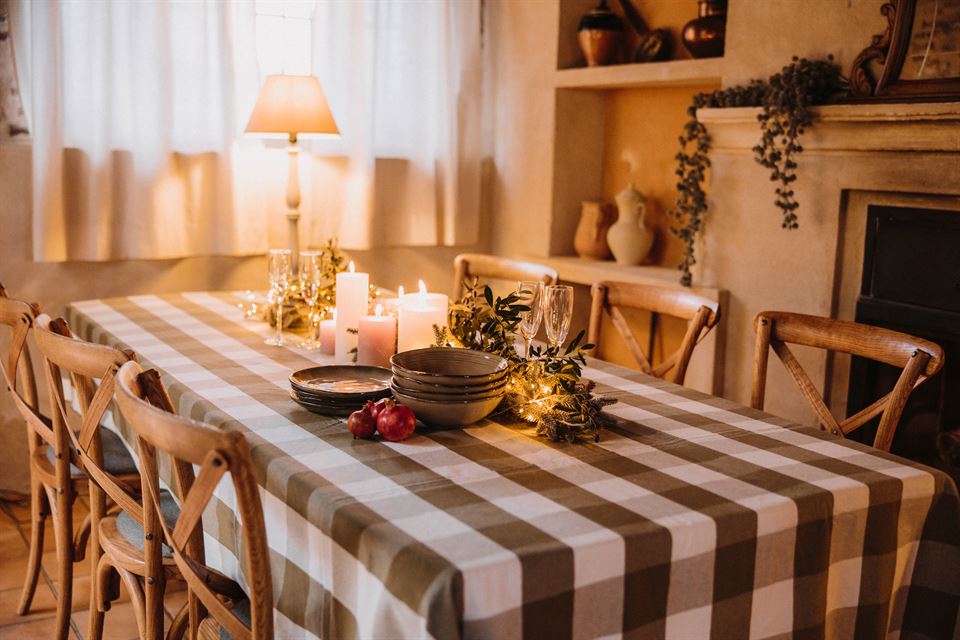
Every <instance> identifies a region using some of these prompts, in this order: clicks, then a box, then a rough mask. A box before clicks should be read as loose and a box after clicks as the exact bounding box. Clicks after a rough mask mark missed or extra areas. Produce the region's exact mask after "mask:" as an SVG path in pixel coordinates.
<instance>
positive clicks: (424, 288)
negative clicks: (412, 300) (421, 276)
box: [419, 280, 427, 296]
mask: <svg viewBox="0 0 960 640" xmlns="http://www.w3.org/2000/svg"><path fill="white" fill-rule="evenodd" d="M419 284H420V295H422V296H424V295H427V285H426V284H425V283H424V282H423V280H420V281H419Z"/></svg>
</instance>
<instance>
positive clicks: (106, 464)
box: [46, 428, 138, 476]
mask: <svg viewBox="0 0 960 640" xmlns="http://www.w3.org/2000/svg"><path fill="white" fill-rule="evenodd" d="M100 441H101V442H102V443H103V468H104V469H105V470H106V471H107V472H108V473H111V474H113V475H115V476H127V475H133V474H136V473H138V470H137V464H136V463H135V462H134V461H133V457H132V456H131V455H130V451H128V450H127V447H126V445H125V444H123V440H121V439H120V436H118V435H117V434H116V433H114V432H113V431H110V430H109V429H103V428H101V429H100ZM46 453H47V460H49V461H50V464H51V465H52V464H55V463H54V459H55V457H54V456H55V454H54V451H53V447H47V452H46ZM82 473H83V470H82V469H78V468H77V467H75V466H74V465H72V464H71V465H70V475H74V476H76V475H80V474H82Z"/></svg>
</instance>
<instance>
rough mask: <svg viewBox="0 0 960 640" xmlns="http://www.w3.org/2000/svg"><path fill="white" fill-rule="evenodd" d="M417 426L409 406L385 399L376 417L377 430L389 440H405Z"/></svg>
mask: <svg viewBox="0 0 960 640" xmlns="http://www.w3.org/2000/svg"><path fill="white" fill-rule="evenodd" d="M416 426H417V418H416V416H414V415H413V410H412V409H410V407H405V406H403V405H402V404H397V403H395V402H394V401H393V400H387V401H386V403H384V407H383V409H381V410H380V415H379V416H378V417H377V431H379V432H380V435H382V436H383V437H384V438H385V439H387V440H389V441H390V442H400V441H401V440H406V439H407V438H409V437H410V434H412V433H413V430H414V429H415V428H416Z"/></svg>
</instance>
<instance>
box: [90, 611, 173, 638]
mask: <svg viewBox="0 0 960 640" xmlns="http://www.w3.org/2000/svg"><path fill="white" fill-rule="evenodd" d="M88 616H89V612H88V611H86V610H84V611H77V612H75V613H74V614H73V622H74V624H76V625H77V628H78V629H80V632H81V633H86V631H87V622H88V620H89V618H88ZM169 627H170V621H169V620H166V621H165V623H164V630H166V629H168V628H169ZM139 633H140V630H139V629H138V628H137V617H136V614H135V613H134V611H133V605H132V604H131V603H129V602H121V603H119V604H118V603H114V605H113V606H112V607H110V611H107V614H106V616H105V617H104V620H103V640H131V639H132V638H136V637H137V636H138V635H139Z"/></svg>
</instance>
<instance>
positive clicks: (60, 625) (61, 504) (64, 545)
mask: <svg viewBox="0 0 960 640" xmlns="http://www.w3.org/2000/svg"><path fill="white" fill-rule="evenodd" d="M73 498H74V493H73V488H72V487H71V486H69V485H68V486H66V487H63V488H58V489H57V494H56V508H55V509H54V514H53V522H54V534H55V536H56V540H57V563H58V564H59V565H60V566H59V567H58V569H59V570H58V572H57V581H58V586H57V633H56V636H55V637H56V638H59V639H60V640H66V638H67V634H68V633H69V631H70V608H71V603H72V600H73V559H74V553H73V552H74V546H73Z"/></svg>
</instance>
